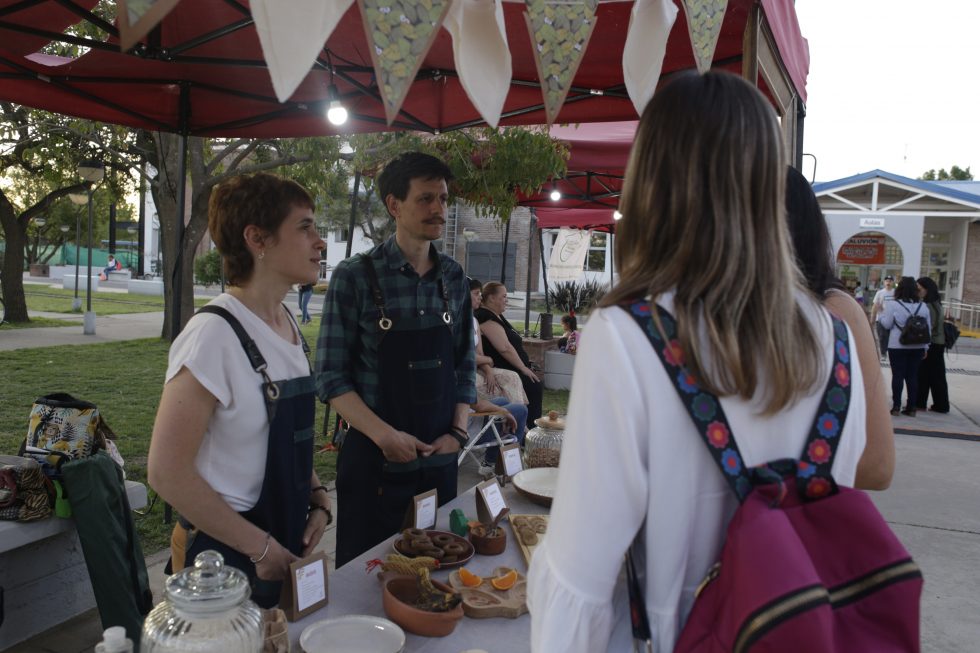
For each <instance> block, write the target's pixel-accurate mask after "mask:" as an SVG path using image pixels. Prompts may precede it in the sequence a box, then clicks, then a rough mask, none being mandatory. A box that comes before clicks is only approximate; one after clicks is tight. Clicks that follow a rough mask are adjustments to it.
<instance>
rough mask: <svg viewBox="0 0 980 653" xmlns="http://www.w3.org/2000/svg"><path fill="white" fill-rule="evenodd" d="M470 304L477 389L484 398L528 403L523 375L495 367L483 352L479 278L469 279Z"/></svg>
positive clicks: (481, 293) (481, 286)
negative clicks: (478, 316)
mask: <svg viewBox="0 0 980 653" xmlns="http://www.w3.org/2000/svg"><path fill="white" fill-rule="evenodd" d="M469 283H470V305H471V306H472V308H473V341H474V342H473V344H474V347H475V348H476V352H475V353H476V372H477V374H476V391H477V394H478V395H479V396H480V397H481V398H482V399H488V400H492V399H494V398H500V397H503V398H506V399H507V400H508V401H509V402H511V403H515V404H527V395H526V394H525V393H524V386H523V385H522V384H521V377H520V375H518V373H517V372H515V371H513V370H507V369H502V368H499V367H494V365H493V359H492V358H490V357H489V356H487V355H486V354H485V353H483V332H482V331H481V330H480V322H479V320H477V319H476V311H477V310H479V308H480V304H481V302H482V301H483V284H482V283H481V282H480V280H479V279H473V278H470V279H469ZM525 413H526V411H525Z"/></svg>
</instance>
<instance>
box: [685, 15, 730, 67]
mask: <svg viewBox="0 0 980 653" xmlns="http://www.w3.org/2000/svg"><path fill="white" fill-rule="evenodd" d="M727 8H728V0H684V13H685V14H686V15H687V31H688V34H690V35H691V47H692V48H693V49H694V61H695V63H696V64H697V66H698V72H699V73H706V72H708V71H709V70H711V62H712V61H713V60H714V58H715V46H717V45H718V35H719V34H721V24H722V22H723V21H724V20H725V10H726V9H727Z"/></svg>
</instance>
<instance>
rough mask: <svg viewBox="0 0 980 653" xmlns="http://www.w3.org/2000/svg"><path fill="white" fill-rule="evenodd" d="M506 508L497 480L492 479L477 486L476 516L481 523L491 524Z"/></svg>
mask: <svg viewBox="0 0 980 653" xmlns="http://www.w3.org/2000/svg"><path fill="white" fill-rule="evenodd" d="M506 507H507V502H506V501H505V500H504V494H503V492H501V491H500V484H498V483H497V479H495V478H491V479H490V480H489V481H484V482H483V483H480V484H479V485H477V486H476V516H477V519H479V520H480V521H481V522H483V523H484V524H489V523H490V522H492V521H493V520H494V518H495V517H496V516H497V515H499V514H500V511H501V510H503V509H504V508H506Z"/></svg>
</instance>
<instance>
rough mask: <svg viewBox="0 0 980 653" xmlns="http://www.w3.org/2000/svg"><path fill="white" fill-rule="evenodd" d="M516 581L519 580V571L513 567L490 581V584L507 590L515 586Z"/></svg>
mask: <svg viewBox="0 0 980 653" xmlns="http://www.w3.org/2000/svg"><path fill="white" fill-rule="evenodd" d="M461 575H462V574H461ZM516 582H517V571H516V570H514V569H511V570H510V571H509V572H507V573H506V574H504V575H503V576H498V577H497V578H494V579H492V580H491V581H490V584H491V585H493V586H494V588H496V589H498V590H500V591H505V590H509V589H510V588H511V587H513V586H514V583H516Z"/></svg>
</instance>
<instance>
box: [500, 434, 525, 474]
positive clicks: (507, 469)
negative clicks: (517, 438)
mask: <svg viewBox="0 0 980 653" xmlns="http://www.w3.org/2000/svg"><path fill="white" fill-rule="evenodd" d="M500 457H501V459H502V460H503V461H504V476H508V477H514V476H517V474H518V473H520V471H521V470H523V469H524V464H523V463H522V462H521V445H519V444H518V443H516V442H515V443H514V444H508V445H507V446H505V447H503V448H502V449H501V450H500Z"/></svg>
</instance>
